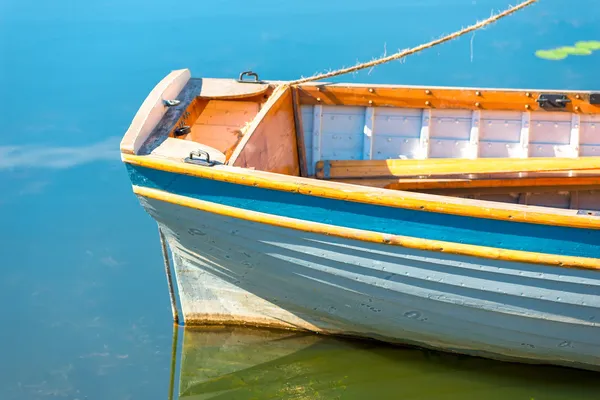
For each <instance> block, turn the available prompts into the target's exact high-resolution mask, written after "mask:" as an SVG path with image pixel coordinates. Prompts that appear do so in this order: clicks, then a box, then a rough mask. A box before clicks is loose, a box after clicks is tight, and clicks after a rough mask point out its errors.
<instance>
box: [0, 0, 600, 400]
mask: <svg viewBox="0 0 600 400" xmlns="http://www.w3.org/2000/svg"><path fill="white" fill-rule="evenodd" d="M514 3H515V1H508V0H413V1H402V0H369V1H367V2H360V1H357V0H329V1H316V0H304V1H298V2H282V1H275V0H263V1H260V2H246V1H240V0H221V1H213V2H199V1H191V0H180V1H177V2H166V1H155V0H144V1H141V0H121V1H115V0H106V1H73V0H71V1H68V0H54V1H39V0H38V1H31V0H19V1H17V0H4V1H2V2H0V110H2V111H1V112H0V266H1V267H2V269H1V272H0V321H1V322H0V354H1V355H2V360H1V362H0V399H10V400H12V399H46V398H60V399H62V398H65V399H115V400H116V399H166V398H167V396H168V393H169V379H170V371H171V369H170V368H171V344H172V324H171V311H170V306H169V301H168V294H167V286H166V281H165V277H164V274H163V269H162V268H163V267H162V260H161V255H160V246H159V243H158V237H157V231H156V225H155V223H154V222H153V221H152V220H151V219H150V217H148V216H147V215H146V214H145V213H144V212H143V211H142V209H141V207H140V206H139V204H138V203H137V201H136V200H135V197H134V196H133V194H132V192H131V187H130V182H129V180H128V177H127V173H126V171H125V168H124V167H123V165H122V164H121V162H120V158H119V153H118V144H119V141H120V138H121V136H122V135H123V133H124V132H125V130H126V129H127V127H128V125H129V123H130V121H131V119H132V118H133V116H134V114H135V112H136V110H137V108H138V107H139V106H140V104H141V103H142V101H143V99H144V98H145V96H146V95H147V94H148V92H149V91H150V90H151V89H152V87H153V86H154V85H155V84H156V83H157V82H158V81H159V80H160V79H161V78H162V77H163V76H164V75H166V74H167V73H168V72H169V71H170V70H173V69H179V68H190V69H191V71H192V73H193V75H195V76H208V77H237V75H238V74H239V73H240V72H241V71H244V70H248V69H252V70H254V71H256V72H258V73H259V75H260V77H261V78H262V79H294V78H297V77H300V76H302V75H304V76H308V75H312V74H314V73H315V72H319V71H324V70H327V69H329V68H333V69H335V68H338V67H342V66H348V65H350V64H354V63H355V62H356V61H358V60H369V59H371V58H373V57H377V56H380V55H382V54H383V53H384V51H385V50H386V51H387V53H388V54H389V53H391V52H394V51H396V50H398V49H403V48H407V47H412V46H415V45H418V44H420V43H422V42H426V41H429V40H431V39H434V38H437V37H440V36H441V35H443V34H447V33H450V32H452V31H454V30H456V29H459V28H461V27H464V26H466V25H469V24H471V23H473V22H474V21H476V20H481V19H484V18H486V17H488V16H489V15H490V13H491V12H492V11H496V12H497V11H499V10H502V9H504V8H506V7H507V6H508V5H509V4H514ZM575 5H576V6H575ZM599 15H600V2H598V1H597V0H580V1H578V2H570V1H564V0H541V1H540V2H538V4H536V5H534V6H532V7H530V8H528V9H526V10H523V11H521V12H519V13H517V14H515V15H513V16H510V17H508V18H507V19H505V20H502V21H500V22H498V23H497V24H495V25H493V26H490V27H487V28H486V29H484V30H481V31H478V32H476V33H475V34H474V35H473V34H471V35H467V36H465V37H463V38H460V39H458V40H456V41H453V42H451V43H447V44H444V45H442V46H440V47H437V48H434V49H431V50H428V51H425V52H423V53H421V54H418V55H415V56H412V57H410V58H407V59H405V60H404V61H402V62H393V63H390V64H388V65H384V66H381V67H378V68H375V69H374V70H372V71H370V72H369V71H364V72H361V73H358V74H354V75H348V76H343V77H340V78H338V79H336V80H343V81H350V82H373V83H395V84H424V85H468V86H487V87H490V86H491V87H521V88H532V87H542V88H551V89H555V88H564V89H585V90H600V80H599V79H598V66H599V65H600V52H595V53H593V54H592V55H587V56H569V57H567V58H565V59H563V60H559V61H549V60H545V59H540V58H537V57H536V56H535V55H534V53H535V51H536V50H539V49H551V48H555V47H559V46H569V45H572V44H574V43H575V42H576V41H579V40H600V25H598V16H599ZM344 348H345V349H346V350H344V351H346V352H349V353H346V354H353V353H352V351H353V350H352V349H353V348H352V347H350V348H347V347H344ZM361 351H364V349H363V350H361ZM373 351H376V350H373ZM370 359H371V360H375V361H371V362H373V363H376V360H377V357H375V356H374V357H372V358H370ZM387 360H388V361H387V362H389V359H387ZM409 361H410V360H408V361H407V359H405V358H402V357H399V358H398V360H397V361H396V364H398V363H405V362H409ZM382 365H388V364H381V365H380V367H381V366H382ZM427 365H430V366H431V368H438V369H439V368H440V366H439V364H436V361H435V360H434V361H431V362H430V364H427ZM420 368H424V367H423V364H420ZM515 368H516V367H515ZM519 368H521V367H519ZM479 369H485V366H483V367H481V368H475V369H473V371H472V374H473V375H472V378H473V381H474V382H475V381H477V380H478V378H479V376H478V373H479V372H478V370H479ZM320 371H321V370H319V369H314V370H312V373H313V374H314V376H313V377H316V378H318V377H319V374H320V373H321V372H320ZM511 371H512V372H510V373H508V372H506V371H504V370H499V371H497V375H496V378H497V380H498V382H500V381H501V382H506V380H507V379H508V380H510V379H513V378H512V377H513V376H518V375H520V373H519V371H521V370H519V369H517V370H511ZM525 371H531V370H530V369H526V370H525ZM536 371H537V370H536ZM310 373H311V372H310V371H309V376H310ZM339 373H340V374H343V371H342V372H339ZM447 373H449V374H451V373H452V367H448V371H447ZM525 375H527V374H525ZM385 376H386V377H387V380H386V382H385V384H386V385H388V386H390V385H392V387H393V385H394V384H395V383H394V380H393V379H392V377H391V376H389V375H385ZM468 376H469V375H467V377H468ZM357 379H358V378H357ZM432 379H434V378H432ZM461 379H467V378H465V376H464V375H463V376H462V378H461ZM487 379H488V380H489V387H490V388H493V387H494V382H495V380H494V379H490V378H489V375H488V376H487ZM467 381H468V379H467ZM549 381H551V379H549ZM432 382H435V380H434V381H432ZM586 382H587V381H586ZM281 384H282V385H284V382H282V383H281ZM400 384H401V383H400V382H399V383H398V385H400ZM432 384H435V383H432ZM439 384H440V385H442V384H443V383H441V382H440V383H439ZM566 384H567V383H565V385H566ZM573 384H574V385H575V387H578V388H581V386H582V384H577V382H575V383H573ZM545 386H546V383H545V382H543V380H539V379H538V380H536V382H535V383H534V384H532V385H531V386H530V387H525V389H523V390H524V391H523V392H519V393H521V395H522V397H521V398H524V399H525V398H527V399H529V396H530V397H535V395H536V393H540V391H541V390H542V389H543V388H544V387H545ZM256 393H259V392H256ZM478 393H479V394H478V395H477V396H479V397H477V396H475V397H473V398H485V396H484V395H483V397H481V392H478ZM596 393H598V391H596ZM565 396H566V395H565ZM224 398H228V397H227V396H225V397H224ZM229 398H232V397H229ZM255 398H261V395H259V394H257V395H256V397H255ZM262 398H266V397H262ZM298 398H300V397H298ZM307 398H312V397H307ZM345 398H346V397H345ZM406 398H416V397H406ZM439 398H441V397H439ZM448 398H449V397H448ZM462 398H464V397H462ZM535 398H536V399H537V397H535ZM547 398H549V397H547ZM553 398H556V397H553ZM564 398H569V397H568V396H567V397H564ZM581 398H583V397H581ZM586 398H587V397H586ZM589 398H592V397H589Z"/></svg>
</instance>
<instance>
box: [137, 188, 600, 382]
mask: <svg viewBox="0 0 600 400" xmlns="http://www.w3.org/2000/svg"><path fill="white" fill-rule="evenodd" d="M140 200H141V202H142V205H143V206H144V207H145V208H146V210H147V211H148V212H149V213H150V215H151V216H152V217H153V218H154V219H155V220H156V221H157V222H158V223H159V225H160V226H161V228H162V229H163V231H164V234H165V236H166V238H167V241H168V244H169V246H170V248H171V251H172V254H173V261H174V267H175V271H176V277H177V287H178V292H179V293H178V294H179V299H180V303H181V308H182V312H183V316H184V320H185V323H186V324H192V325H193V324H222V323H227V324H242V325H243V324H248V325H257V326H270V327H277V328H295V329H307V330H312V331H317V332H322V333H333V334H344V335H352V336H360V337H368V338H374V339H381V340H384V341H387V342H396V343H407V344H417V345H420V346H424V347H431V348H437V349H442V350H447V351H456V352H460V353H465V354H472V355H481V356H486V357H490V358H497V359H504V360H517V361H524V362H541V363H554V364H562V365H572V366H577V367H582V368H588V369H597V370H600V276H599V275H598V273H597V272H596V271H589V270H580V269H572V268H571V269H569V268H560V267H552V266H542V265H533V264H522V263H514V262H504V261H496V260H490V259H478V258H474V257H466V256H457V255H450V254H445V253H438V252H429V251H420V250H412V249H407V248H404V247H400V246H390V245H383V244H374V243H366V242H360V241H355V240H347V239H341V238H334V237H330V236H326V235H318V234H310V233H305V232H302V231H297V230H292V229H287V228H279V227H273V226H269V225H265V224H260V223H254V222H248V221H244V220H240V219H235V218H230V217H224V216H219V215H215V214H211V213H206V212H202V211H199V210H195V209H190V208H185V207H182V206H178V205H173V204H170V203H165V202H161V201H157V200H152V199H146V198H140Z"/></svg>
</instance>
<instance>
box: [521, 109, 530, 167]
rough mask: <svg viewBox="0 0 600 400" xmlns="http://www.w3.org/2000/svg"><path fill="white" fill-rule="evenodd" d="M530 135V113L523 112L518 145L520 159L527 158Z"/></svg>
mask: <svg viewBox="0 0 600 400" xmlns="http://www.w3.org/2000/svg"><path fill="white" fill-rule="evenodd" d="M530 133H531V113H530V112H523V113H522V114H521V135H520V136H519V144H520V146H521V158H529V141H530V139H529V137H530Z"/></svg>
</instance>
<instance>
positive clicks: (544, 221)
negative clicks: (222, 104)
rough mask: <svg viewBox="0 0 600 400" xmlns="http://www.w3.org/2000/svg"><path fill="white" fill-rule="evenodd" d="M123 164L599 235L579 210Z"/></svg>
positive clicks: (157, 163)
mask: <svg viewBox="0 0 600 400" xmlns="http://www.w3.org/2000/svg"><path fill="white" fill-rule="evenodd" d="M121 159H122V160H123V161H124V162H126V163H129V164H132V165H138V166H141V167H146V168H152V169H157V170H161V171H166V172H172V173H176V174H184V175H189V176H195V177H199V178H205V179H213V180H218V181H222V182H229V183H235V184H239V185H244V186H253V187H259V188H263V189H272V190H280V191H286V192H293V193H299V194H304V195H308V196H315V197H324V198H329V199H335V200H344V201H353V202H357V203H364V204H372V205H379V206H386V207H396V208H405V209H410V210H419V211H425V212H437V213H443V214H454V215H462V216H467V217H475V218H485V219H496V220H506V221H514V222H524V223H531V224H541V225H556V226H567V227H572V228H584V229H600V218H598V217H594V216H588V215H578V214H577V210H566V209H552V208H546V207H536V206H524V205H517V204H505V203H497V202H491V201H483V200H470V199H459V198H452V197H442V196H436V195H430V194H421V193H414V192H403V191H391V190H386V189H381V188H370V187H364V186H358V185H349V184H345V183H337V182H331V181H320V180H316V179H311V178H302V177H295V176H287V175H282V174H275V173H269V172H264V171H253V170H248V169H241V168H233V167H229V166H214V167H202V166H199V165H194V164H186V163H182V162H177V161H172V160H167V159H160V158H156V157H153V156H137V155H131V154H121Z"/></svg>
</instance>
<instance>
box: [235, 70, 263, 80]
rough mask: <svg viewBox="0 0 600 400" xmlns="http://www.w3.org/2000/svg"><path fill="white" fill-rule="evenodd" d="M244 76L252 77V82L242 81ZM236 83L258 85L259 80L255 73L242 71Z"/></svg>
mask: <svg viewBox="0 0 600 400" xmlns="http://www.w3.org/2000/svg"><path fill="white" fill-rule="evenodd" d="M244 76H253V77H254V80H253V81H251V80H244ZM238 82H240V83H260V82H261V81H260V79H259V78H258V74H257V73H256V72H252V71H244V72H242V73H241V74H240V77H239V78H238Z"/></svg>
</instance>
